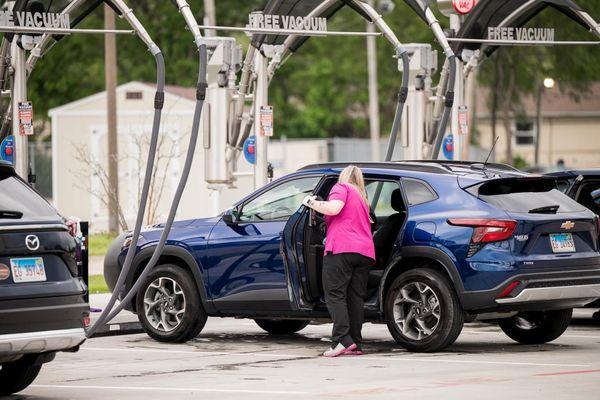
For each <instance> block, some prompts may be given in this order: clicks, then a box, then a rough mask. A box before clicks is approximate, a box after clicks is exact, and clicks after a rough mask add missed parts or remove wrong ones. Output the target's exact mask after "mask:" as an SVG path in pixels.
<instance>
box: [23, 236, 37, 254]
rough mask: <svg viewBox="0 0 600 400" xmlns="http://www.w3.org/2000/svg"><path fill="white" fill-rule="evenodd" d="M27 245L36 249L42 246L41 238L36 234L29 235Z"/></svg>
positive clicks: (31, 248)
mask: <svg viewBox="0 0 600 400" xmlns="http://www.w3.org/2000/svg"><path fill="white" fill-rule="evenodd" d="M25 246H27V248H28V249H29V250H31V251H35V250H37V249H39V248H40V239H39V238H38V237H37V236H35V235H27V237H26V238H25Z"/></svg>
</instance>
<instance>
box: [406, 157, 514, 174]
mask: <svg viewBox="0 0 600 400" xmlns="http://www.w3.org/2000/svg"><path fill="white" fill-rule="evenodd" d="M395 162H399V163H415V162H418V163H428V164H437V165H447V166H452V165H456V166H460V167H471V168H473V166H475V165H481V168H474V169H476V170H478V171H481V170H482V169H483V166H484V163H483V162H482V161H454V160H398V161H395ZM485 166H486V168H490V169H498V170H502V171H512V172H523V171H521V170H519V169H517V168H515V167H513V166H512V165H508V164H503V163H495V162H488V163H486V164H485Z"/></svg>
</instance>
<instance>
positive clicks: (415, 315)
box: [385, 269, 464, 352]
mask: <svg viewBox="0 0 600 400" xmlns="http://www.w3.org/2000/svg"><path fill="white" fill-rule="evenodd" d="M385 315H386V321H387V326H388V329H389V331H390V333H391V334H392V336H393V337H394V339H395V340H396V342H397V343H398V344H400V345H401V346H402V347H404V348H406V349H407V350H410V351H415V352H434V351H439V350H443V349H444V348H446V347H448V346H450V345H451V344H452V343H454V342H455V341H456V339H457V338H458V336H459V335H460V332H461V331H462V328H463V324H464V316H463V312H462V310H461V308H460V304H459V302H458V297H457V296H456V293H455V292H454V288H453V287H452V285H451V283H450V282H449V281H448V279H447V278H446V277H445V276H443V275H442V274H440V273H439V272H437V271H435V270H433V269H414V270H410V271H406V272H404V273H402V274H401V275H400V276H398V278H396V280H395V281H394V282H393V283H392V285H391V287H390V289H389V290H388V292H387V294H386V300H385Z"/></svg>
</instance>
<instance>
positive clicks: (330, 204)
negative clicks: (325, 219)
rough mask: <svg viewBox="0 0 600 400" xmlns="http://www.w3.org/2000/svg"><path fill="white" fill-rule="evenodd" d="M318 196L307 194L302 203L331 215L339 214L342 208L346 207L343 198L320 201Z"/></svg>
mask: <svg viewBox="0 0 600 400" xmlns="http://www.w3.org/2000/svg"><path fill="white" fill-rule="evenodd" d="M316 198H317V197H316V196H306V197H305V198H304V200H302V204H304V205H305V206H306V207H308V208H312V209H313V210H315V211H317V212H320V213H321V214H324V215H329V216H334V215H338V214H339V213H340V211H342V208H344V202H343V201H341V200H330V201H319V200H317V199H316Z"/></svg>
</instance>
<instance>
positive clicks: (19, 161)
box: [10, 37, 29, 180]
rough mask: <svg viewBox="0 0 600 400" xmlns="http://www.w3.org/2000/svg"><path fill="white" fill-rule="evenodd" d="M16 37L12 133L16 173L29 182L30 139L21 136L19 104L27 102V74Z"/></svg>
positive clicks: (12, 48) (22, 52)
mask: <svg viewBox="0 0 600 400" xmlns="http://www.w3.org/2000/svg"><path fill="white" fill-rule="evenodd" d="M17 42H18V40H17V38H16V37H15V38H14V39H13V42H12V44H11V52H10V53H11V66H12V69H13V80H12V82H13V86H12V92H13V93H12V99H11V101H12V115H13V120H12V126H13V129H12V132H13V136H14V138H15V171H16V173H17V175H19V176H20V177H21V178H23V179H25V180H27V178H28V175H29V154H28V152H27V151H28V146H27V143H28V137H27V136H26V135H21V134H20V126H19V103H20V102H22V101H25V100H27V72H26V70H25V50H24V49H22V48H21V47H20V46H19V45H18V44H17Z"/></svg>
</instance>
